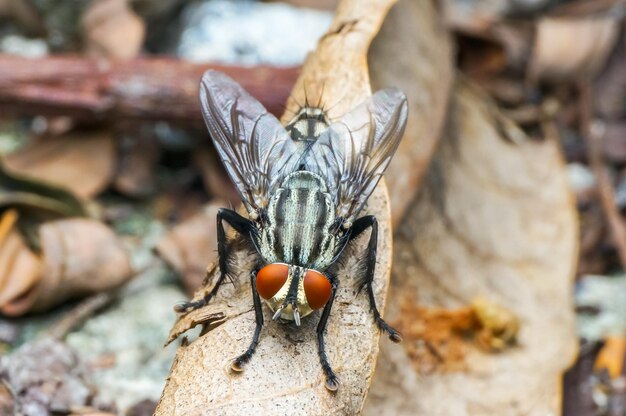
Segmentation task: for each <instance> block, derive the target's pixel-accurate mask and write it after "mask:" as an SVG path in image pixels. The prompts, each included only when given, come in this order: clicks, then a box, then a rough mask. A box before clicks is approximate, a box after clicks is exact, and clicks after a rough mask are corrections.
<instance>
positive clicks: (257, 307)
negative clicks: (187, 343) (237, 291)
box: [230, 270, 263, 373]
mask: <svg viewBox="0 0 626 416" xmlns="http://www.w3.org/2000/svg"><path fill="white" fill-rule="evenodd" d="M257 273H258V270H254V271H253V272H252V273H251V274H250V285H251V286H252V301H253V303H254V316H255V319H256V327H255V328H254V335H253V336H252V342H251V343H250V346H249V347H248V349H247V350H246V352H244V353H243V354H241V355H240V356H239V357H237V358H235V359H234V360H233V362H232V363H231V365H230V368H231V369H232V370H233V371H235V372H238V373H239V372H241V371H243V365H244V364H246V363H247V362H248V361H250V358H252V355H253V354H254V351H255V350H256V347H257V345H259V337H260V336H261V329H262V328H263V309H261V298H260V297H259V292H257V290H256V275H257Z"/></svg>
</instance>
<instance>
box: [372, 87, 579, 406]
mask: <svg viewBox="0 0 626 416" xmlns="http://www.w3.org/2000/svg"><path fill="white" fill-rule="evenodd" d="M577 228H578V225H577V223H576V211H575V207H574V204H573V198H572V196H571V195H570V193H569V190H568V184H567V180H566V176H565V169H564V166H563V163H562V160H561V156H560V154H559V149H558V144H557V143H556V142H555V141H551V140H547V141H543V142H542V141H531V140H528V139H525V136H524V135H523V134H522V133H521V132H520V131H519V130H518V129H517V128H515V127H514V125H512V124H511V123H510V122H508V121H507V120H505V119H504V118H503V116H502V115H501V114H500V113H499V112H498V110H497V109H496V108H495V106H494V105H493V104H492V103H491V102H490V100H489V99H488V98H487V97H486V96H485V94H484V93H482V92H480V91H479V90H477V89H476V88H474V87H471V86H469V85H468V84H467V83H466V82H464V81H462V80H461V81H458V82H457V84H456V86H455V89H454V94H453V96H452V101H451V103H450V114H449V119H448V126H447V130H446V132H445V135H444V137H443V139H442V142H441V143H440V145H439V147H438V149H437V152H436V154H435V157H434V159H433V162H432V163H431V165H430V169H429V172H428V176H427V179H426V181H425V183H424V187H423V188H422V189H421V191H420V193H419V195H418V198H417V199H416V200H415V201H414V202H413V203H412V204H411V209H410V210H409V211H408V212H407V215H406V217H405V218H404V220H403V222H402V226H401V227H399V228H398V230H397V232H396V235H395V238H394V243H395V244H394V269H393V279H394V280H393V285H392V287H391V291H390V292H391V293H390V299H391V300H393V301H392V302H389V307H388V310H387V317H389V318H390V319H391V320H392V322H393V321H394V320H395V319H399V318H400V313H401V312H400V311H401V309H400V305H402V301H403V299H404V298H405V297H412V298H414V299H415V300H416V301H417V302H418V304H420V305H422V306H424V307H440V308H455V307H459V306H462V305H466V304H467V303H469V302H470V301H471V299H473V298H476V297H484V298H487V299H490V300H491V301H493V302H496V303H497V304H500V305H505V306H506V307H507V309H509V310H510V311H511V312H512V313H513V314H514V315H515V316H516V317H517V318H518V319H519V325H520V330H519V334H518V336H517V339H518V344H517V346H516V347H514V348H508V349H505V350H504V351H502V352H501V353H499V354H488V353H486V352H485V351H484V350H483V349H481V348H478V347H477V346H476V345H474V344H473V343H471V342H467V341H466V342H465V344H464V345H463V347H464V355H463V362H462V365H459V367H458V368H459V369H458V370H457V371H451V372H442V371H438V369H437V368H435V371H433V372H432V373H430V374H428V375H424V374H422V375H418V374H417V373H416V371H415V370H414V365H413V364H414V361H413V360H412V359H411V356H410V355H409V352H408V351H407V350H405V349H403V348H390V346H388V345H385V344H382V346H381V350H382V354H381V358H380V361H379V368H378V371H377V372H376V375H375V377H374V382H373V384H372V388H371V391H370V395H369V396H368V401H367V403H366V407H365V411H364V414H383V413H384V414H398V415H450V414H454V415H456V414H459V415H484V414H494V415H502V414H550V415H557V414H560V406H561V397H560V396H561V390H562V389H561V385H560V379H561V376H562V374H563V372H564V370H565V369H566V368H567V367H568V366H569V365H570V364H571V363H572V361H573V358H574V357H575V354H576V349H577V335H576V331H575V325H574V324H575V321H574V314H573V307H572V300H571V293H572V283H573V276H574V273H575V264H576V259H577V251H578V247H577V241H578V236H577ZM404 347H405V348H407V349H408V348H409V347H410V345H409V344H408V343H407V344H405V345H404Z"/></svg>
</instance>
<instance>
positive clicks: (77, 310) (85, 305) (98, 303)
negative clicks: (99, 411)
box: [45, 292, 116, 340]
mask: <svg viewBox="0 0 626 416" xmlns="http://www.w3.org/2000/svg"><path fill="white" fill-rule="evenodd" d="M115 297H116V294H115V293H113V292H103V293H98V294H96V295H93V296H90V297H88V298H86V299H83V300H82V301H80V303H79V304H78V305H76V306H75V307H73V308H72V309H71V310H70V311H69V312H68V313H67V314H66V315H65V316H64V317H63V318H62V319H61V320H60V321H59V322H57V323H56V324H55V325H54V326H53V327H52V328H50V330H49V331H46V332H45V336H49V337H52V338H55V339H58V340H61V339H63V338H65V336H66V335H67V334H69V333H70V332H71V331H73V330H74V329H76V328H78V327H79V326H80V325H82V324H83V323H85V322H86V321H87V319H89V318H90V317H91V316H92V315H93V314H95V313H96V312H97V311H99V310H100V309H102V308H104V307H105V306H107V305H108V304H110V303H111V302H112V301H113V299H115Z"/></svg>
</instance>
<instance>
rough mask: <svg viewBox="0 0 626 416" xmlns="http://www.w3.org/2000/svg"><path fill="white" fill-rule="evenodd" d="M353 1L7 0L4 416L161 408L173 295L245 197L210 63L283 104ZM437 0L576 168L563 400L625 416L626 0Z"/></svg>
mask: <svg viewBox="0 0 626 416" xmlns="http://www.w3.org/2000/svg"><path fill="white" fill-rule="evenodd" d="M336 3H337V2H336V1H334V0H319V1H315V0H291V1H281V2H279V1H244V0H241V1H235V0H205V1H182V0H162V1H150V0H74V1H65V2H61V1H55V0H0V154H1V155H2V158H1V159H0V160H1V163H0V315H1V317H0V353H1V354H2V359H1V361H0V377H1V378H2V380H3V383H1V384H0V414H3V415H4V414H7V415H9V414H14V412H16V410H15V409H20V411H21V412H22V414H27V415H47V414H53V413H54V414H81V415H88V414H93V415H96V414H98V415H103V414H109V413H110V414H126V415H150V414H152V412H153V411H154V409H155V406H156V403H157V401H158V399H159V397H160V394H161V391H162V389H163V386H164V384H165V379H166V377H167V374H168V372H169V369H170V366H171V364H172V360H173V357H174V354H175V350H176V345H170V346H168V347H167V348H165V349H164V348H163V347H162V346H163V343H164V342H165V340H166V338H167V334H168V331H169V329H170V327H171V325H172V323H173V322H174V320H175V314H174V312H173V310H172V306H173V305H174V304H175V303H177V302H178V301H181V300H183V299H186V298H188V297H190V296H191V295H192V294H193V293H194V291H195V290H196V289H198V288H199V287H201V285H202V281H203V279H204V276H205V270H206V267H207V264H209V263H210V262H212V261H214V260H215V259H216V252H215V250H216V237H215V230H214V229H215V215H216V211H217V209H218V208H220V207H228V206H236V205H237V204H238V196H237V193H236V191H235V189H234V188H233V186H232V185H231V184H230V181H229V179H228V177H227V176H226V174H225V173H224V171H223V169H222V166H221V164H220V162H219V160H218V158H217V157H216V153H215V151H214V149H213V148H212V146H211V144H210V140H209V139H208V136H207V134H206V131H205V129H204V127H203V123H202V119H201V116H200V112H199V107H198V103H197V87H198V82H199V79H200V76H201V74H202V73H203V72H204V71H205V70H206V69H208V68H217V69H219V70H222V71H224V72H226V73H227V74H229V75H230V76H231V77H233V78H234V79H235V80H237V81H238V82H240V83H241V84H242V85H243V86H244V88H246V89H247V90H248V91H249V92H250V93H251V94H253V95H254V96H255V97H256V98H258V99H259V100H260V101H261V102H262V103H263V104H264V105H265V106H266V107H267V108H268V110H270V111H271V112H272V113H274V114H276V115H277V116H280V115H281V114H282V113H283V110H284V107H283V104H284V103H285V101H286V99H287V97H288V96H289V94H290V91H291V88H292V86H293V84H294V82H295V80H296V78H297V76H298V68H299V67H300V66H301V65H302V63H303V62H304V59H305V58H306V55H307V53H308V52H310V51H312V50H313V49H314V48H315V46H316V44H317V41H318V39H319V38H320V37H321V36H322V35H323V34H324V32H325V31H326V30H327V29H328V27H329V25H330V24H331V21H332V16H333V10H334V8H335V7H336ZM433 4H434V6H435V8H436V10H437V12H438V16H439V18H440V19H441V24H442V25H443V28H444V31H445V36H447V35H449V36H450V38H451V41H452V45H453V47H452V62H453V64H454V67H455V68H456V69H455V70H458V71H459V73H460V78H461V79H466V80H469V81H470V82H472V83H474V84H475V85H477V86H479V87H480V88H482V89H483V90H484V91H485V92H486V93H487V94H489V96H490V97H491V98H492V99H493V102H494V103H495V105H497V107H498V109H499V111H501V113H502V114H504V115H505V116H506V117H507V118H508V120H511V121H512V122H513V123H516V124H517V125H518V126H519V127H520V128H521V129H522V131H523V132H524V133H525V134H526V135H527V136H528V137H529V139H530V140H532V141H536V142H537V143H540V142H542V141H546V140H553V141H556V142H558V145H559V148H560V149H561V152H562V158H563V159H564V161H565V163H566V170H567V177H568V181H569V187H570V188H571V192H572V195H573V196H572V198H573V200H575V204H576V208H577V211H578V214H579V218H580V221H579V226H580V229H579V231H578V233H579V243H580V245H579V258H578V266H577V269H576V275H575V276H572V279H575V283H574V284H573V285H572V290H571V295H572V297H573V298H574V303H575V311H574V310H572V313H574V312H575V313H576V315H577V331H578V337H579V338H580V348H579V355H578V357H577V360H576V363H573V366H572V368H571V369H570V370H569V371H568V372H567V373H565V374H563V375H562V385H563V391H562V397H560V398H559V399H560V401H562V404H563V406H562V407H563V413H564V414H566V415H626V367H625V366H624V361H625V358H626V275H624V270H625V268H626V227H625V226H624V212H625V210H626V33H625V30H624V29H625V23H624V22H625V21H624V16H625V15H626V2H625V1H619V0H594V1H589V0H586V1H585V0H571V1H565V0H508V1H504V0H502V1H493V0H478V1H470V0H441V1H434V2H433ZM401 53H402V51H401V50H400V51H399V52H398V54H401ZM416 65H419V63H416ZM411 111H419V109H418V108H411ZM411 156H412V155H411V154H409V155H408V156H405V157H411ZM415 157H416V159H415V160H414V161H412V162H413V163H414V164H416V165H423V164H424V162H423V161H421V160H417V155H415ZM493 157H495V158H497V157H498V154H497V153H495V154H494V155H493ZM408 163H409V165H410V164H411V161H409V162H408ZM414 191H415V192H414V193H415V194H416V193H417V192H418V189H417V187H416V189H415V190H414ZM389 192H390V195H391V199H392V203H393V202H394V200H396V199H402V200H403V201H400V203H399V205H398V206H400V205H402V206H405V205H407V204H408V201H409V200H410V199H411V198H412V195H398V194H394V181H390V189H389ZM394 215H397V218H394V223H396V220H397V221H400V219H401V213H394ZM553 261H556V262H558V261H559V259H558V258H556V259H553ZM563 261H567V260H566V259H563ZM477 309H480V308H479V307H477ZM522 325H523V324H522ZM405 330H406V329H405ZM516 331H517V329H516V328H515V329H512V330H511V334H507V336H502V337H501V338H502V340H503V341H502V342H503V343H504V344H506V343H509V342H511V343H514V342H515V341H514V339H515V333H516ZM421 335H424V334H422V333H419V334H418V335H416V337H419V336H421ZM509 335H510V336H509ZM425 336H427V334H426V335H425ZM408 338H409V339H408V342H409V345H411V344H410V343H411V342H412V338H411V336H409V337H408ZM413 341H415V340H413ZM415 342H416V343H417V342H418V341H415ZM433 342H435V341H433ZM476 342H483V343H486V347H485V349H486V350H489V351H490V353H494V354H498V353H505V352H502V351H501V350H502V349H504V348H506V347H503V346H501V345H500V344H498V345H495V344H494V343H493V342H491V340H486V341H485V340H484V339H483V340H482V341H481V339H478V340H477V341H476ZM435 343H436V342H435ZM415 345H418V344H415ZM419 345H421V344H419ZM416 348H417V347H416ZM429 348H430V347H429ZM511 348H514V347H511ZM420 354H422V353H419V354H418V356H420V357H421V355H420ZM433 354H434V355H435V356H436V355H437V354H436V353H433ZM435 361H436V360H435ZM379 371H384V366H383V368H382V369H379ZM18 414H19V413H18ZM511 414H515V413H511Z"/></svg>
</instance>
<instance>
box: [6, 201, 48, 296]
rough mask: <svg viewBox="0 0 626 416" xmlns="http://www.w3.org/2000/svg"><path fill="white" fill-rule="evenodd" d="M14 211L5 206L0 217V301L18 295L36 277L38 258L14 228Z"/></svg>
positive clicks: (38, 272) (29, 287)
mask: <svg viewBox="0 0 626 416" xmlns="http://www.w3.org/2000/svg"><path fill="white" fill-rule="evenodd" d="M17 219H18V214H17V211H15V210H13V209H9V210H6V211H5V212H3V213H2V217H1V218H0V305H4V304H6V303H7V302H9V301H10V300H12V299H16V298H19V297H20V296H22V295H23V294H24V293H26V292H27V291H28V290H29V289H31V288H32V287H33V286H34V285H35V284H36V283H37V282H38V281H39V278H40V275H41V258H40V257H39V256H37V255H36V254H34V253H33V252H32V251H31V250H30V249H29V248H28V246H27V245H26V242H25V241H24V239H23V237H22V235H21V234H20V232H19V230H18V229H17Z"/></svg>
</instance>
